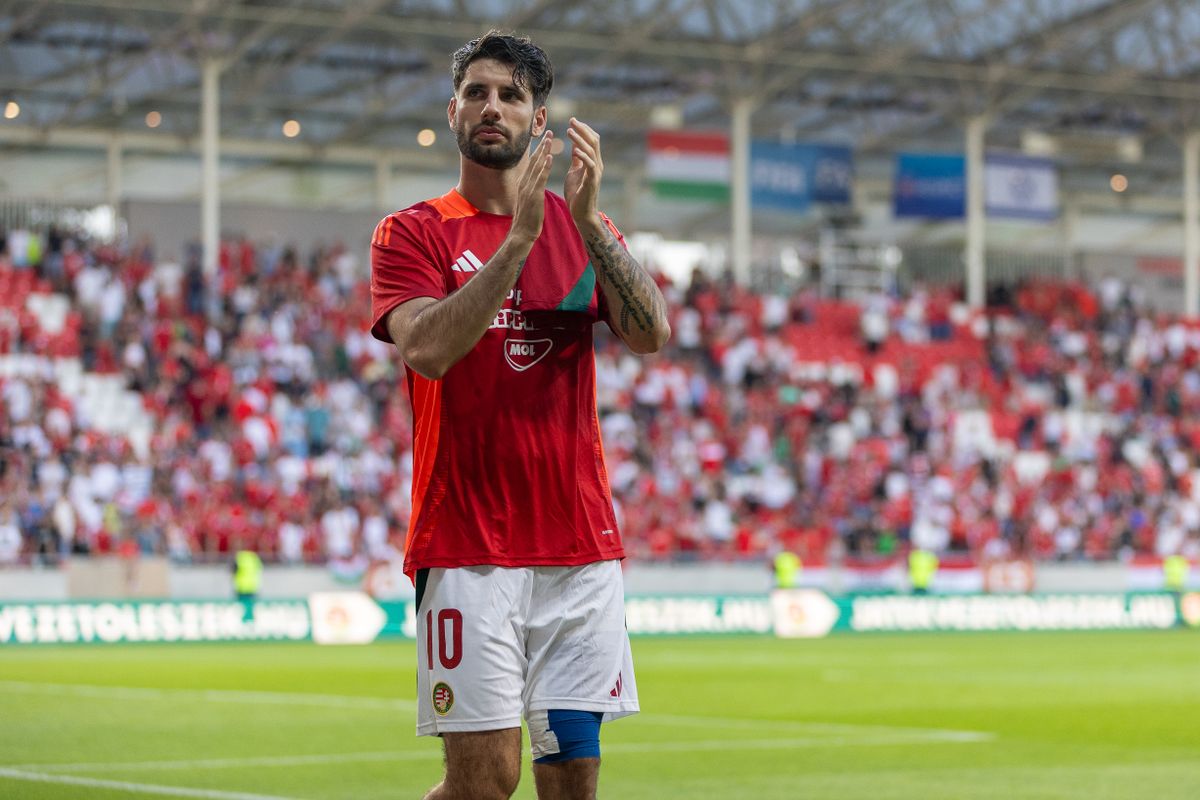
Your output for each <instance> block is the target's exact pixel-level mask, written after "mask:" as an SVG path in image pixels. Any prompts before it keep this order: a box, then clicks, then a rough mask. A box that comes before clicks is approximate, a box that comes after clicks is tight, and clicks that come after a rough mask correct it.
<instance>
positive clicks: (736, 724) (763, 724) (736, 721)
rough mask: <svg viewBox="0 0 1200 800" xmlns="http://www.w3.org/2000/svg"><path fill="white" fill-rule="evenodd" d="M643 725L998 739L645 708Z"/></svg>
mask: <svg viewBox="0 0 1200 800" xmlns="http://www.w3.org/2000/svg"><path fill="white" fill-rule="evenodd" d="M636 719H637V721H638V722H639V723H640V724H642V725H655V724H659V725H667V726H682V727H699V728H714V729H717V728H745V729H748V730H764V729H765V730H788V731H801V732H803V731H813V732H817V731H825V732H828V733H842V734H846V735H854V734H879V735H881V736H903V735H909V736H917V737H924V738H931V739H938V740H955V739H962V740H963V741H980V740H982V739H992V738H995V737H994V735H993V734H991V733H988V732H986V731H960V730H950V729H946V728H908V727H902V726H893V725H855V724H851V723H840V722H807V721H805V720H786V719H747V718H746V717H694V716H682V715H676V714H656V713H654V712H645V711H643V712H642V713H641V714H639V715H638V716H637V717H636Z"/></svg>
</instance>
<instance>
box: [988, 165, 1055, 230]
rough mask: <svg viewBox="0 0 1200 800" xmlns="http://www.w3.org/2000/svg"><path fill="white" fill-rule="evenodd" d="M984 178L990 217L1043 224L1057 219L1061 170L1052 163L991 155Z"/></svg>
mask: <svg viewBox="0 0 1200 800" xmlns="http://www.w3.org/2000/svg"><path fill="white" fill-rule="evenodd" d="M983 175H984V180H983V183H984V205H985V207H986V209H987V215H988V216H989V217H1007V218H1010V219H1031V220H1040V221H1044V222H1049V221H1052V220H1054V219H1057V218H1058V170H1057V169H1055V167H1054V163H1053V162H1052V161H1047V160H1046V159H1042V158H1028V157H1025V156H1007V155H989V156H988V157H987V163H986V164H984V168H983Z"/></svg>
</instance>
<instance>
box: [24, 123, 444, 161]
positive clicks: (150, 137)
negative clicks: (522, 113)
mask: <svg viewBox="0 0 1200 800" xmlns="http://www.w3.org/2000/svg"><path fill="white" fill-rule="evenodd" d="M112 135H113V132H112V131H111V130H109V129H106V128H58V129H52V130H45V129H42V128H36V127H33V126H24V125H5V126H3V127H0V143H3V144H6V145H19V146H27V147H71V148H79V149H87V150H98V151H103V150H105V149H106V148H107V147H108V143H109V142H110V141H111V140H112ZM121 143H122V146H123V147H124V148H125V149H126V150H127V151H133V152H144V153H158V154H165V155H199V153H200V137H199V136H175V135H171V134H157V133H140V132H122V134H121ZM220 150H221V157H222V158H262V159H273V160H276V161H287V162H298V163H304V164H310V163H313V162H315V161H320V162H324V163H331V164H347V165H361V166H369V167H374V165H375V163H376V162H377V161H378V160H379V157H380V155H381V154H384V155H386V156H387V158H388V159H389V160H391V162H392V163H393V164H395V165H396V166H398V167H406V168H410V169H414V170H423V171H425V170H429V169H440V168H445V167H449V166H452V165H453V163H457V161H456V159H451V158H450V157H449V154H442V153H437V152H430V151H429V150H427V149H425V148H411V149H387V150H384V149H381V148H378V147H353V146H347V145H339V146H336V147H332V146H322V145H315V144H308V143H305V142H297V141H264V140H261V139H245V138H237V137H223V138H222V139H221V148H220Z"/></svg>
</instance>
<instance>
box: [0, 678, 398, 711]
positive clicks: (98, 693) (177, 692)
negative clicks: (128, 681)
mask: <svg viewBox="0 0 1200 800" xmlns="http://www.w3.org/2000/svg"><path fill="white" fill-rule="evenodd" d="M5 690H7V691H10V692H24V693H26V694H51V695H62V694H69V695H72V696H75V697H95V698H99V699H102V700H173V699H185V700H197V701H203V702H207V703H258V704H262V705H284V706H322V707H326V708H358V709H364V710H373V711H378V710H388V711H412V710H413V709H415V708H416V707H417V704H416V702H415V701H413V700H399V699H396V698H393V697H356V696H354V695H340V694H307V693H304V692H290V693H289V692H241V691H229V690H224V689H144V688H136V687H127V686H96V685H90V684H82V683H32V682H26V681H0V691H5Z"/></svg>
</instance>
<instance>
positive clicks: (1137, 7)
mask: <svg viewBox="0 0 1200 800" xmlns="http://www.w3.org/2000/svg"><path fill="white" fill-rule="evenodd" d="M1153 4H1154V0H1120V1H1119V2H1116V3H1113V4H1110V5H1106V6H1104V7H1103V8H1100V9H1095V10H1094V12H1095V13H1090V14H1083V15H1078V16H1077V17H1074V18H1073V19H1074V20H1076V21H1077V24H1075V25H1074V26H1072V25H1070V24H1066V23H1065V22H1064V24H1062V25H1056V26H1054V28H1055V29H1054V31H1053V32H1052V33H1051V34H1050V35H1044V34H1039V35H1036V36H1031V37H1027V38H1026V39H1023V40H1022V41H1034V40H1036V41H1037V42H1038V47H1037V49H1036V51H1035V52H1033V53H1031V54H1030V55H1029V56H1028V57H1026V58H1025V59H1024V63H1025V64H1026V65H1030V64H1033V63H1034V62H1036V61H1037V59H1040V58H1042V57H1043V56H1044V55H1045V54H1047V53H1049V52H1053V51H1055V50H1058V49H1060V48H1062V47H1064V46H1067V45H1069V44H1071V43H1072V42H1074V41H1077V40H1079V39H1081V38H1083V37H1085V36H1087V35H1091V34H1094V33H1096V32H1098V31H1099V32H1102V33H1107V32H1109V31H1111V30H1113V29H1116V28H1119V27H1121V26H1123V25H1126V24H1128V23H1129V21H1130V20H1131V19H1132V18H1133V17H1136V16H1137V15H1138V14H1140V13H1142V12H1144V11H1145V10H1146V9H1147V7H1149V6H1151V5H1153ZM1101 12H1103V13H1101ZM1085 16H1086V17H1087V21H1086V22H1085V21H1084V20H1083V19H1082V17H1085ZM1009 46H1018V45H1016V44H1014V45H1009ZM1012 68H1016V69H1020V68H1021V67H1020V66H1017V67H1012ZM1008 69H1010V65H1008V64H1001V65H996V70H997V73H998V78H997V82H998V83H1000V82H1001V81H1002V80H1003V73H1004V72H1005V71H1006V70H1008ZM1139 79H1140V76H1139V75H1138V73H1137V72H1136V71H1134V70H1131V69H1128V68H1126V69H1121V70H1117V71H1115V72H1112V73H1109V74H1107V75H1103V76H1095V78H1094V81H1095V83H1094V84H1093V85H1092V86H1090V87H1089V89H1090V91H1091V92H1092V93H1094V94H1098V95H1122V94H1125V93H1126V88H1128V87H1130V86H1131V85H1132V84H1133V83H1134V82H1135V81H1137V80H1139ZM1010 88H1011V91H1010V92H1009V93H1008V94H1001V95H999V96H994V97H989V98H987V108H986V112H987V113H988V114H989V115H992V116H995V115H999V114H1003V113H1005V112H1006V111H1007V110H1010V109H1013V108H1017V107H1019V106H1020V105H1022V104H1023V103H1026V102H1028V101H1030V100H1032V99H1033V98H1035V97H1036V96H1038V95H1039V94H1042V93H1043V92H1045V91H1046V90H1047V89H1049V88H1056V89H1057V88H1059V87H1045V86H1028V85H1018V86H1011V87H1010ZM979 110H985V109H979ZM963 111H964V108H963V103H962V102H961V98H960V97H958V96H949V97H947V98H946V100H944V101H943V102H940V103H938V104H936V105H935V106H934V107H933V108H931V109H930V111H929V114H928V115H926V116H925V117H924V118H923V119H920V120H916V121H914V122H912V123H911V124H908V125H903V126H900V127H898V128H890V129H887V130H885V131H880V132H879V133H876V134H874V135H872V136H870V137H868V138H866V139H864V140H863V141H862V142H861V143H860V147H861V149H863V150H866V151H871V150H875V149H878V148H880V147H889V146H891V145H892V144H894V142H895V141H896V140H897V139H908V138H911V137H913V136H918V135H920V134H921V133H922V132H923V131H926V130H928V129H929V128H931V127H933V126H934V125H941V124H945V120H946V119H947V118H957V117H961V116H962V114H963ZM843 116H844V115H843ZM838 118H839V117H837V116H831V117H827V118H825V119H823V120H822V121H821V124H825V123H827V122H828V120H829V119H838ZM812 127H813V126H808V128H810V129H811V128H812Z"/></svg>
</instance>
